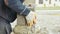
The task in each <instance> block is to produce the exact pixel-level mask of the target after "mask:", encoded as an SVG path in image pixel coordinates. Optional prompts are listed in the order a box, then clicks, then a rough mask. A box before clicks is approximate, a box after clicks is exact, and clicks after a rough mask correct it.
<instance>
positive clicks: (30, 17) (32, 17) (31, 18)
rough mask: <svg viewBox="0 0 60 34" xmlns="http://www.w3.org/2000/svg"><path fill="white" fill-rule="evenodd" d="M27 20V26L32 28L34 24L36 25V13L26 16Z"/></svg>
mask: <svg viewBox="0 0 60 34" xmlns="http://www.w3.org/2000/svg"><path fill="white" fill-rule="evenodd" d="M26 20H27V25H28V26H30V27H31V26H33V24H36V13H35V12H32V11H31V12H30V13H29V14H28V15H27V16H26Z"/></svg>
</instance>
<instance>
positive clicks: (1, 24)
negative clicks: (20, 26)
mask: <svg viewBox="0 0 60 34" xmlns="http://www.w3.org/2000/svg"><path fill="white" fill-rule="evenodd" d="M11 31H12V29H11V25H10V23H9V22H8V21H6V20H5V19H3V18H1V17H0V34H10V33H11Z"/></svg>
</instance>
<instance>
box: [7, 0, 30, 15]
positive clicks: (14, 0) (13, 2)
mask: <svg viewBox="0 0 60 34" xmlns="http://www.w3.org/2000/svg"><path fill="white" fill-rule="evenodd" d="M7 6H8V7H10V8H11V9H13V10H15V11H16V12H17V13H19V14H20V15H24V16H27V15H28V14H29V12H30V10H29V9H28V8H27V7H26V6H24V5H23V3H22V2H21V1H20V0H8V5H7Z"/></svg>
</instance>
